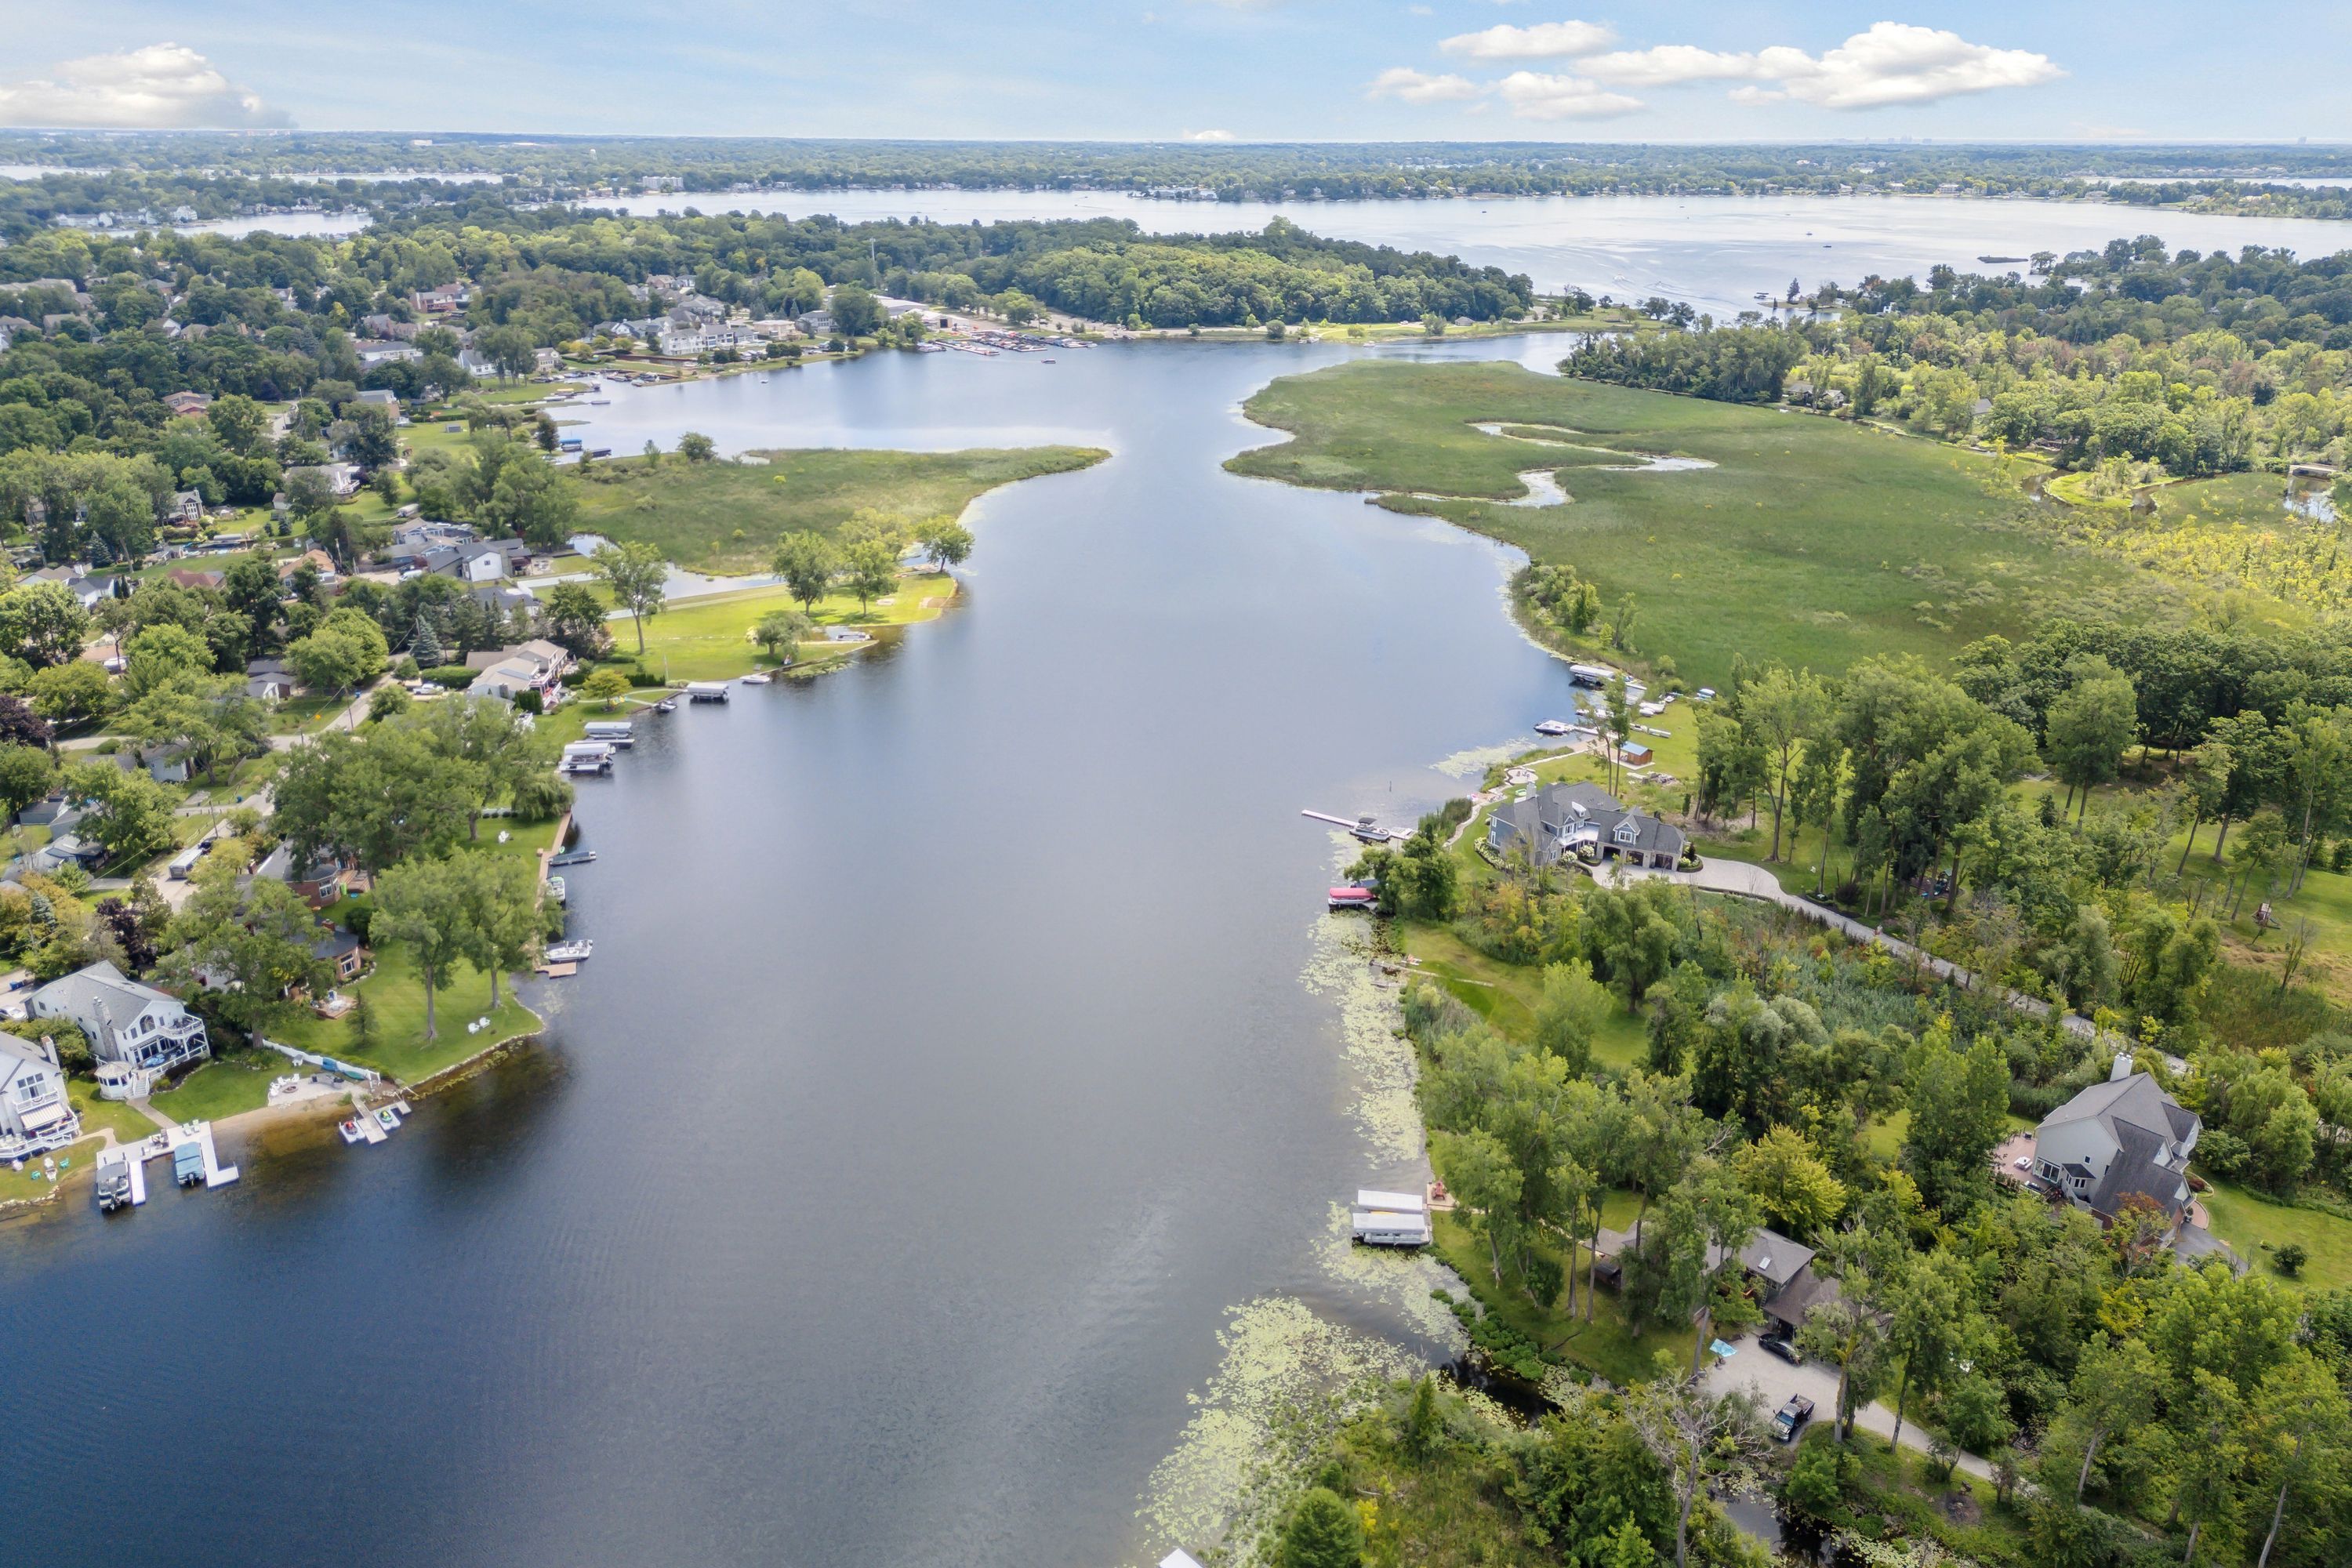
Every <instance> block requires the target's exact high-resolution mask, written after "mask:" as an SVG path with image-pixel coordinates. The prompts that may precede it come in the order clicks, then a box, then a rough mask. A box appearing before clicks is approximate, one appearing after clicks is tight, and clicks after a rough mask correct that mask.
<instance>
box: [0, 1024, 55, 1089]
mask: <svg viewBox="0 0 2352 1568" xmlns="http://www.w3.org/2000/svg"><path fill="white" fill-rule="evenodd" d="M0 1057H13V1058H16V1060H18V1061H25V1062H30V1063H32V1064H33V1066H35V1067H37V1068H44V1069H46V1070H47V1071H50V1072H55V1071H57V1070H58V1069H57V1068H56V1066H55V1065H54V1064H53V1063H51V1062H50V1060H49V1058H47V1056H46V1055H44V1054H43V1053H42V1051H41V1047H40V1042H38V1041H37V1040H28V1039H26V1038H25V1037H23V1036H22V1035H12V1034H9V1033H7V1032H6V1031H5V1030H0ZM0 1066H5V1063H0ZM9 1076H10V1075H9V1074H8V1073H7V1072H0V1079H5V1078H7V1077H9Z"/></svg>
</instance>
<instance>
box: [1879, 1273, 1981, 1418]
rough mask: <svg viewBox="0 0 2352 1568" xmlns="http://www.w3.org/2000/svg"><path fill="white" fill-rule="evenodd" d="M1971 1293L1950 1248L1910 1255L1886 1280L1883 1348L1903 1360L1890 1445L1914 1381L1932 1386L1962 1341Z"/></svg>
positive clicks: (1883, 1296) (1882, 1298) (1883, 1304)
mask: <svg viewBox="0 0 2352 1568" xmlns="http://www.w3.org/2000/svg"><path fill="white" fill-rule="evenodd" d="M1968 1300H1969V1275H1968V1265H1967V1264H1966V1263H1965V1262H1964V1261H1963V1260H1962V1259H1961V1258H1959V1256H1958V1254H1957V1253H1955V1252H1952V1251H1948V1250H1945V1251H1937V1252H1931V1253H1927V1254H1926V1255H1925V1256H1923V1257H1918V1258H1909V1259H1907V1260H1906V1261H1905V1262H1904V1263H1902V1264H1900V1265H1898V1266H1897V1267H1896V1268H1895V1270H1894V1272H1893V1273H1891V1274H1890V1275H1889V1276H1888V1277H1887V1279H1886V1280H1885V1288H1884V1289H1883V1290H1882V1292H1881V1294H1880V1298H1879V1302H1878V1305H1879V1306H1881V1307H1882V1308H1883V1309H1884V1310H1885V1313H1886V1319H1887V1321H1886V1349H1887V1352H1888V1353H1889V1354H1890V1355H1892V1356H1894V1357H1895V1358H1896V1359H1897V1360H1899V1361H1901V1362H1902V1363H1903V1373H1902V1376H1901V1378H1900V1379H1899V1380H1898V1381H1897V1383H1896V1384H1895V1431H1894V1435H1893V1436H1891V1437H1889V1438H1888V1443H1889V1444H1890V1445H1891V1446H1895V1447H1900V1446H1901V1444H1902V1441H1903V1415H1904V1412H1905V1410H1906V1408H1907V1407H1908V1405H1909V1402H1910V1398H1911V1386H1912V1384H1914V1383H1915V1382H1916V1383H1920V1384H1926V1385H1927V1387H1930V1388H1933V1387H1934V1386H1936V1385H1937V1384H1938V1383H1940V1382H1941V1381H1942V1379H1943V1376H1944V1373H1945V1367H1946V1363H1948V1362H1949V1361H1950V1360H1951V1359H1952V1355H1953V1352H1955V1351H1956V1350H1957V1349H1958V1346H1959V1344H1960V1343H1961V1335H1962V1333H1963V1332H1964V1331H1965V1328H1966V1323H1965V1319H1964V1316H1963V1314H1964V1311H1965V1308H1966V1303H1967V1301H1968Z"/></svg>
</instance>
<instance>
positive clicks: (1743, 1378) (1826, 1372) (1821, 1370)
mask: <svg viewBox="0 0 2352 1568" xmlns="http://www.w3.org/2000/svg"><path fill="white" fill-rule="evenodd" d="M1734 1344H1735V1345H1736V1347H1737V1349H1738V1354H1736V1355H1734V1356H1732V1357H1731V1359H1730V1360H1728V1361H1719V1362H1717V1363H1715V1364H1714V1365H1713V1366H1711V1367H1708V1368H1707V1369H1706V1373H1704V1374H1703V1379H1702V1380H1703V1381H1704V1382H1705V1383H1706V1387H1707V1390H1708V1392H1710V1393H1713V1394H1729V1393H1732V1392H1733V1391H1734V1390H1737V1389H1741V1388H1747V1389H1751V1390H1753V1391H1754V1392H1755V1394H1756V1396H1757V1399H1758V1402H1759V1404H1760V1405H1762V1406H1763V1409H1764V1414H1765V1415H1771V1413H1772V1412H1773V1411H1775V1410H1778V1409H1780V1406H1781V1405H1784V1404H1786V1403H1788V1399H1789V1396H1790V1394H1803V1395H1804V1396H1805V1397H1806V1398H1808V1399H1810V1400H1811V1401H1812V1402H1813V1421H1814V1423H1815V1425H1817V1426H1818V1425H1826V1424H1827V1423H1828V1422H1830V1421H1831V1420H1832V1419H1833V1418H1834V1416H1835V1415H1836V1411H1837V1382H1838V1380H1837V1368H1835V1367H1833V1366H1825V1365H1823V1364H1822V1363H1819V1362H1807V1363H1805V1364H1803V1365H1802V1366H1790V1364H1789V1363H1787V1362H1784V1361H1782V1360H1781V1359H1780V1357H1778V1356H1776V1355H1774V1354H1773V1353H1772V1352H1769V1351H1768V1350H1765V1349H1764V1348H1763V1347H1762V1346H1760V1345H1759V1344H1758V1343H1757V1342H1756V1340H1755V1338H1754V1336H1752V1335H1749V1336H1743V1337H1742V1338H1740V1339H1738V1340H1737V1341H1735V1342H1734ZM1853 1424H1854V1425H1855V1426H1859V1427H1861V1428H1862V1429H1863V1430H1864V1431H1865V1432H1875V1433H1877V1434H1878V1436H1881V1437H1885V1436H1889V1435H1890V1434H1892V1433H1893V1432H1894V1430H1895V1413H1894V1412H1893V1411H1892V1410H1889V1409H1888V1408H1887V1407H1886V1406H1885V1405H1877V1404H1872V1405H1864V1406H1863V1407H1862V1408H1861V1409H1860V1410H1857V1411H1855V1412H1854V1416H1853ZM1927 1443H1928V1436H1927V1433H1925V1432H1923V1431H1921V1430H1920V1429H1919V1424H1918V1423H1917V1422H1916V1421H1915V1420H1913V1419H1911V1417H1910V1415H1909V1414H1908V1413H1906V1415H1905V1417H1904V1421H1903V1446H1904V1447H1906V1448H1909V1449H1912V1450H1913V1451H1915V1452H1916V1453H1921V1454H1924V1453H1926V1452H1927ZM1958 1462H1959V1467H1960V1468H1962V1469H1964V1470H1966V1471H1968V1472H1969V1474H1970V1475H1972V1476H1977V1477H1979V1478H1981V1479H1985V1480H1988V1481H1989V1480H1990V1479H1992V1467H1991V1466H1990V1465H1989V1464H1987V1463H1985V1461H1984V1460H1982V1459H1979V1458H1977V1457H1976V1456H1975V1455H1974V1454H1962V1455H1961V1456H1960V1457H1959V1461H1958Z"/></svg>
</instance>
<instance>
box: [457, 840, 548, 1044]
mask: <svg viewBox="0 0 2352 1568" xmlns="http://www.w3.org/2000/svg"><path fill="white" fill-rule="evenodd" d="M451 865H452V868H453V870H454V871H455V873H456V880H457V884H458V887H459V890H460V892H461V895H462V897H463V900H464V904H465V910H464V915H463V922H462V923H463V925H464V928H465V931H466V936H467V953H466V956H467V958H468V959H469V960H471V961H472V963H473V965H474V967H475V968H477V969H479V970H481V971H482V972H483V973H487V974H488V976H489V977H490V1005H491V1006H492V1007H493V1008H495V1007H496V1006H498V1005H499V974H500V973H503V972H505V971H507V970H509V969H520V968H521V967H522V966H523V965H524V964H526V963H530V954H531V950H532V948H533V947H534V946H535V945H536V944H537V943H538V942H539V940H540V938H541V936H543V935H544V934H545V933H546V931H547V921H546V920H545V918H544V917H543V915H542V914H541V907H540V900H539V879H538V878H537V876H536V875H534V874H533V871H532V869H531V868H530V866H529V865H527V864H525V863H524V862H523V861H521V860H518V859H516V858H513V857H511V856H492V855H465V856H460V857H457V858H456V859H455V860H454V861H452V862H451Z"/></svg>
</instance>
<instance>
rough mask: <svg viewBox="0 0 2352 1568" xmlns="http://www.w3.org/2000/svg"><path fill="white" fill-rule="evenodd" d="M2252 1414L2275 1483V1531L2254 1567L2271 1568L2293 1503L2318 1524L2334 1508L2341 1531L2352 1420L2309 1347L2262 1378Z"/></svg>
mask: <svg viewBox="0 0 2352 1568" xmlns="http://www.w3.org/2000/svg"><path fill="white" fill-rule="evenodd" d="M2253 1414H2254V1432H2255V1445H2256V1448H2255V1452H2256V1462H2257V1464H2258V1466H2259V1468H2261V1470H2262V1471H2263V1475H2264V1477H2265V1479H2267V1480H2269V1481H2272V1482H2274V1483H2275V1492H2274V1495H2273V1500H2272V1503H2271V1521H2270V1529H2269V1530H2268V1531H2266V1532H2265V1533H2264V1534H2263V1550H2262V1555H2261V1556H2260V1557H2259V1558H2257V1559H2256V1560H2255V1568H2270V1560H2271V1552H2272V1551H2273V1548H2275V1547H2276V1546H2277V1545H2278V1541H2279V1532H2280V1531H2281V1530H2283V1529H2284V1527H2285V1524H2286V1520H2287V1505H2288V1504H2289V1502H2291V1501H2296V1500H2300V1502H2301V1503H2302V1504H2303V1505H2304V1506H2305V1509H2306V1510H2308V1511H2309V1512H2310V1513H2312V1514H2313V1515H2315V1522H2318V1521H2327V1520H2328V1519H2329V1518H2330V1512H2329V1510H2334V1512H2333V1520H2334V1524H2333V1526H2332V1530H2333V1531H2341V1530H2342V1528H2343V1521H2344V1519H2345V1517H2346V1515H2345V1513H2344V1511H2343V1505H2344V1503H2345V1500H2346V1492H2347V1485H2346V1466H2347V1461H2352V1452H2347V1444H2352V1421H2347V1415H2346V1410H2345V1401H2344V1390H2343V1388H2342V1386H2341V1385H2340V1384H2338V1383H2337V1382H2336V1377H2335V1376H2334V1374H2333V1373H2330V1372H2329V1371H2328V1369H2327V1368H2326V1365H2325V1364H2324V1363H2321V1362H2320V1361H2319V1360H2318V1359H2317V1358H2316V1357H2315V1356H2313V1355H2311V1354H2310V1353H2309V1352H2305V1351H2297V1352H2295V1353H2294V1355H2293V1356H2291V1357H2290V1358H2288V1360H2287V1361H2286V1362H2284V1363H2283V1364H2282V1365H2280V1366H2279V1367H2278V1368H2277V1369H2275V1370H2274V1371H2273V1372H2272V1373H2271V1374H2270V1375H2269V1376H2268V1377H2266V1378H2264V1379H2263V1384H2262V1387H2261V1388H2260V1389H2259V1390H2258V1391H2256V1393H2255V1395H2254V1411H2253ZM2321 1527H2322V1528H2331V1527H2329V1526H2327V1525H2326V1524H2325V1523H2322V1525H2321Z"/></svg>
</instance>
